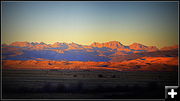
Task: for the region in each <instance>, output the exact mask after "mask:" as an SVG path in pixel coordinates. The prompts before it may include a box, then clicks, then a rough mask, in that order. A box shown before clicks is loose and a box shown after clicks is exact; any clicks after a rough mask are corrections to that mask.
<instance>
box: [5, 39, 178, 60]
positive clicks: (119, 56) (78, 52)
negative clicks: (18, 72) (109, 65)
mask: <svg viewBox="0 0 180 101" xmlns="http://www.w3.org/2000/svg"><path fill="white" fill-rule="evenodd" d="M177 50H178V45H175V46H169V47H163V48H161V49H158V48H157V47H156V46H146V45H143V44H139V43H133V44H131V45H129V46H126V45H123V44H122V43H120V42H118V41H109V42H105V43H98V42H94V43H92V44H90V45H80V44H77V43H74V42H72V43H65V42H63V43H60V42H56V43H53V44H46V43H43V42H39V43H38V42H13V43H11V44H3V45H2V56H3V57H2V58H3V60H38V61H43V60H58V61H62V60H63V61H64V60H66V61H95V62H99V61H116V62H118V61H124V60H132V59H137V58H139V57H144V56H148V57H176V56H178V51H177Z"/></svg>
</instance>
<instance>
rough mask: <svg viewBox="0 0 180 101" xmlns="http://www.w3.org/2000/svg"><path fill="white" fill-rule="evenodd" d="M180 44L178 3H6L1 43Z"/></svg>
mask: <svg viewBox="0 0 180 101" xmlns="http://www.w3.org/2000/svg"><path fill="white" fill-rule="evenodd" d="M112 40H117V41H120V42H121V43H122V44H125V45H129V44H132V43H133V42H138V43H142V44H145V45H154V46H158V47H163V46H169V45H174V44H178V2H90V1H89V2H87V1H86V2H80V1H79V2H77V1H76V2H72V1H71V2H57V1H56V2H50V1H48V2H2V42H3V43H11V42H14V41H29V42H41V41H42V42H45V43H54V42H76V43H79V44H90V43H92V42H94V41H96V42H106V41H112Z"/></svg>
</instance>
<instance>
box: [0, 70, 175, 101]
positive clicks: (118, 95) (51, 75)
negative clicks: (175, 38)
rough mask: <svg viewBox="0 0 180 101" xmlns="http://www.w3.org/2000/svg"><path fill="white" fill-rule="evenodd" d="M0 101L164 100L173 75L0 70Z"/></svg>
mask: <svg viewBox="0 0 180 101" xmlns="http://www.w3.org/2000/svg"><path fill="white" fill-rule="evenodd" d="M2 73H3V75H2V77H3V80H2V84H3V85H2V97H3V99H16V98H18V99H19V98H20V99H24V98H28V99H135V98H138V99H139V98H144V99H147V98H148V99H149V98H152V99H164V88H165V85H166V86H167V85H173V86H175V85H177V77H178V76H177V72H172V71H171V72H149V71H110V70H107V71H105V70H101V71H90V70H56V69H54V70H53V69H52V70H27V69H24V70H23V69H3V72H2Z"/></svg>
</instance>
